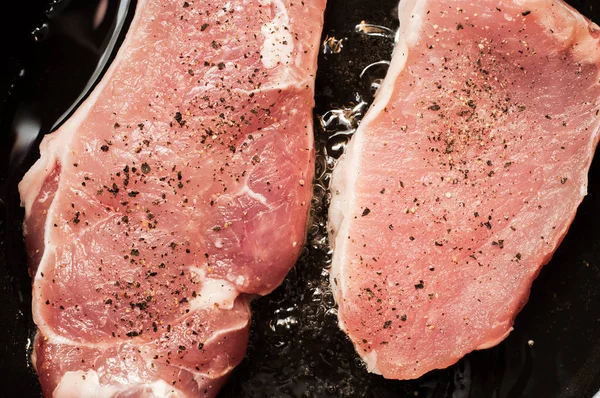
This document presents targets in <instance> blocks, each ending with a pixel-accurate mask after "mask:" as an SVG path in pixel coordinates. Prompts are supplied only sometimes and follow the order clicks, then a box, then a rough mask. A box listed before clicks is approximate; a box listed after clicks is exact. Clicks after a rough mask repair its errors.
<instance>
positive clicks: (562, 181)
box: [560, 177, 568, 184]
mask: <svg viewBox="0 0 600 398" xmlns="http://www.w3.org/2000/svg"><path fill="white" fill-rule="evenodd" d="M567 180H568V178H567V177H562V178H561V179H560V183H561V184H565V183H566V182H567Z"/></svg>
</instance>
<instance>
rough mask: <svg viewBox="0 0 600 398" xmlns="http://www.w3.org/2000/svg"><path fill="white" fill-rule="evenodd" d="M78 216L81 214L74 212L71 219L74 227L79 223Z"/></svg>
mask: <svg viewBox="0 0 600 398" xmlns="http://www.w3.org/2000/svg"><path fill="white" fill-rule="evenodd" d="M80 215H81V213H80V212H76V213H75V217H73V224H75V225H77V224H79V221H80V220H79V216H80Z"/></svg>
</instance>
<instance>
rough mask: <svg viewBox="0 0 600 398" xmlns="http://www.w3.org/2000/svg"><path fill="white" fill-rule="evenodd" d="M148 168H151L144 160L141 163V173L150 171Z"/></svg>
mask: <svg viewBox="0 0 600 398" xmlns="http://www.w3.org/2000/svg"><path fill="white" fill-rule="evenodd" d="M150 170H152V169H151V168H150V166H149V165H148V163H146V162H144V163H142V173H144V174H148V173H150Z"/></svg>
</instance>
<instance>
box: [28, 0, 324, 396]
mask: <svg viewBox="0 0 600 398" xmlns="http://www.w3.org/2000/svg"><path fill="white" fill-rule="evenodd" d="M324 7H325V0H308V1H303V2H300V1H297V0H258V1H255V0H253V1H250V0H236V1H228V2H226V1H216V2H214V1H213V2H202V1H183V0H181V1H180V0H138V2H137V9H136V11H135V16H134V19H133V21H132V23H131V27H130V29H129V32H128V34H127V37H126V39H125V41H124V43H123V45H122V47H121V48H120V50H119V53H118V55H117V56H116V58H115V60H114V62H113V64H112V65H111V67H110V69H109V70H108V71H107V73H106V74H105V76H104V77H103V79H102V80H101V82H100V83H99V84H98V86H97V87H96V88H95V89H94V91H93V92H92V93H91V94H90V96H89V98H88V99H87V100H86V101H85V102H84V103H83V104H82V105H81V106H80V107H79V109H78V110H77V111H76V112H75V113H74V115H73V116H71V117H70V119H69V120H68V121H67V122H66V123H64V125H63V126H62V127H60V128H59V129H58V130H57V131H56V132H54V133H52V134H50V135H48V136H47V137H45V138H44V140H43V142H42V144H41V148H40V149H41V158H40V160H38V162H37V163H36V164H35V165H34V166H33V167H32V168H31V170H30V171H29V172H28V173H27V175H26V176H25V178H24V179H23V181H22V182H21V184H20V187H19V188H20V192H21V198H22V203H23V206H24V207H25V211H26V220H25V230H26V236H27V246H28V252H29V255H30V259H31V273H32V276H33V315H34V320H35V323H36V324H37V326H38V328H39V333H38V335H37V338H36V342H35V349H34V356H33V357H34V364H35V367H36V370H37V372H38V374H39V377H40V381H41V385H42V388H43V392H44V395H45V396H48V397H50V396H54V397H71V396H73V397H92V396H93V397H114V396H119V397H167V396H170V397H184V396H187V397H198V396H214V395H216V393H217V391H218V389H219V387H220V386H221V385H222V383H223V382H224V380H225V378H226V376H227V375H228V373H229V372H230V371H231V370H232V369H233V367H235V366H236V365H237V364H238V363H239V361H240V360H241V359H242V358H243V356H244V352H245V349H246V343H247V338H248V326H249V319H250V312H249V306H248V302H249V300H250V298H251V297H253V296H255V295H263V294H267V293H269V292H270V291H272V290H273V289H274V288H275V287H277V285H279V283H280V282H281V281H282V280H283V278H284V276H285V275H286V273H287V272H288V270H289V269H290V268H291V267H292V266H293V264H294V262H295V261H296V258H297V257H298V254H299V252H300V249H301V247H302V244H303V242H304V238H305V229H306V224H307V214H308V207H309V205H310V198H311V179H312V175H313V167H314V165H313V133H312V107H313V86H314V74H315V71H316V59H317V54H318V48H319V39H320V32H321V27H322V23H323V11H324Z"/></svg>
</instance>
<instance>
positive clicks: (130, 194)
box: [127, 191, 139, 198]
mask: <svg viewBox="0 0 600 398" xmlns="http://www.w3.org/2000/svg"><path fill="white" fill-rule="evenodd" d="M138 194H139V192H138V191H131V192H129V193H128V194H127V196H129V197H130V198H135V197H136V196H138Z"/></svg>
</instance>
